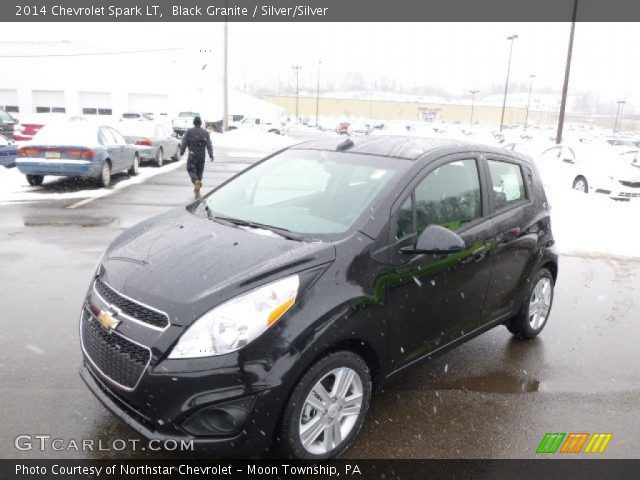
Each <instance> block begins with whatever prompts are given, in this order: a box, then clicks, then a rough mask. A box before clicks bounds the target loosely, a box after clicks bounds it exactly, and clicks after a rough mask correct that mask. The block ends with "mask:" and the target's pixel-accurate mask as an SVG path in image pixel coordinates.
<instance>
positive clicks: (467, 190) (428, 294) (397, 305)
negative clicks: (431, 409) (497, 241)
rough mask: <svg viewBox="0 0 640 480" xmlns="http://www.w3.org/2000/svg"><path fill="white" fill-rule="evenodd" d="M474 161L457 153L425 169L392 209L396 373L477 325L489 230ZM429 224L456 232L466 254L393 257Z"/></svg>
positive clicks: (391, 286)
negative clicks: (463, 243) (462, 241)
mask: <svg viewBox="0 0 640 480" xmlns="http://www.w3.org/2000/svg"><path fill="white" fill-rule="evenodd" d="M479 162H480V159H479V158H478V157H477V156H475V155H473V154H469V153H465V154H456V155H450V156H447V157H444V158H442V159H440V160H438V161H436V162H434V163H432V164H431V165H429V166H428V167H426V169H425V170H424V171H423V173H422V174H420V175H419V176H418V177H416V179H414V180H413V182H412V183H411V184H410V186H409V187H408V188H407V189H406V190H405V192H404V193H403V194H402V195H400V197H399V198H398V200H397V202H396V204H395V206H394V207H393V209H392V216H391V229H392V232H390V238H391V239H393V240H392V241H391V245H390V247H389V252H388V254H389V296H388V306H389V317H390V322H391V328H390V335H391V340H392V341H391V345H392V348H391V357H392V359H393V362H394V363H395V365H396V366H397V367H398V368H399V367H401V366H402V365H404V364H407V363H411V362H412V361H414V360H417V359H418V358H420V357H422V356H424V355H426V354H428V353H429V352H432V351H434V350H437V349H438V348H439V347H442V346H444V345H446V344H447V343H450V342H451V341H453V340H455V339H456V338H458V337H460V336H462V335H464V334H466V333H469V332H471V331H473V330H475V329H476V328H478V327H479V326H480V325H482V323H483V306H484V301H485V294H486V290H487V284H488V282H489V278H490V273H491V264H490V261H489V259H488V255H487V242H488V241H489V239H490V235H491V232H492V229H491V221H490V219H489V218H488V213H489V206H488V203H487V197H486V181H485V179H484V177H483V170H482V168H481V165H480V163H479ZM432 224H436V225H442V226H445V227H447V228H449V229H451V230H453V231H455V232H457V233H458V234H459V235H460V236H461V237H462V238H463V239H464V241H465V245H466V249H465V250H464V251H463V252H460V253H456V254H450V255H425V254H409V255H408V254H405V253H402V252H401V251H400V249H401V248H402V247H405V246H410V245H413V244H414V242H415V240H416V238H417V236H418V235H419V234H420V233H421V232H422V231H423V230H424V229H425V228H426V227H427V226H429V225H432Z"/></svg>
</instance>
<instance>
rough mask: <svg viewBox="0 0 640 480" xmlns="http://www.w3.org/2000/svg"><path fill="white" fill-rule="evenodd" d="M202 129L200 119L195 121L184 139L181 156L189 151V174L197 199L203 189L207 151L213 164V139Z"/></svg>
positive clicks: (196, 118)
mask: <svg viewBox="0 0 640 480" xmlns="http://www.w3.org/2000/svg"><path fill="white" fill-rule="evenodd" d="M201 127H202V120H201V119H200V117H195V118H194V119H193V127H192V128H190V129H189V130H187V132H186V133H185V134H184V136H183V137H182V143H181V144H180V156H182V155H184V152H185V150H186V149H187V148H188V149H189V158H188V159H187V172H189V177H190V178H191V183H193V185H194V187H193V193H194V194H195V196H196V198H199V197H200V189H201V188H202V174H203V173H204V162H205V159H206V155H205V149H206V151H207V153H209V157H210V158H211V161H212V162H213V145H211V137H210V136H209V132H207V131H206V130H205V129H203V128H201Z"/></svg>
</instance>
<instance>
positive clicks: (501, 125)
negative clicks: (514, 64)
mask: <svg viewBox="0 0 640 480" xmlns="http://www.w3.org/2000/svg"><path fill="white" fill-rule="evenodd" d="M516 38H518V35H511V36H509V37H507V40H509V41H511V45H510V46H509V61H508V62H507V80H506V81H505V82H504V99H503V100H502V114H501V115H500V131H502V128H503V127H504V110H505V108H506V106H507V90H509V72H510V71H511V54H512V53H513V41H514V40H515V39H516Z"/></svg>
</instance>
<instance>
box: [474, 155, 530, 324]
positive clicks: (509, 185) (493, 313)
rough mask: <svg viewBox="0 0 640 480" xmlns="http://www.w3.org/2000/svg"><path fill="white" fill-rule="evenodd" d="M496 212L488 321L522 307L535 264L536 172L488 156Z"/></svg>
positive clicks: (508, 159) (486, 163)
mask: <svg viewBox="0 0 640 480" xmlns="http://www.w3.org/2000/svg"><path fill="white" fill-rule="evenodd" d="M483 165H484V168H485V170H486V177H487V180H488V183H489V189H488V190H489V205H490V208H491V212H492V219H493V222H492V229H493V230H492V240H491V246H490V251H491V258H492V261H493V271H492V275H491V280H490V282H489V288H488V291H487V300H486V304H485V307H486V309H487V311H488V312H489V318H488V320H493V319H497V318H498V317H504V316H508V315H510V314H512V313H513V312H515V311H517V309H518V308H519V307H520V303H521V298H520V296H521V295H520V294H521V293H522V292H523V291H524V289H525V288H526V286H527V282H528V279H529V276H530V274H531V272H530V269H531V268H532V266H533V265H534V264H535V261H534V259H535V258H534V257H535V255H536V251H537V238H538V237H537V232H536V231H535V228H534V227H535V217H536V211H535V209H536V208H537V207H536V206H535V205H534V202H533V201H532V198H531V196H532V195H533V188H532V183H531V182H532V181H533V177H532V172H531V169H530V167H529V166H528V165H526V163H524V162H521V161H520V160H518V159H515V158H512V157H507V156H501V155H493V154H492V155H487V156H486V157H485V158H483Z"/></svg>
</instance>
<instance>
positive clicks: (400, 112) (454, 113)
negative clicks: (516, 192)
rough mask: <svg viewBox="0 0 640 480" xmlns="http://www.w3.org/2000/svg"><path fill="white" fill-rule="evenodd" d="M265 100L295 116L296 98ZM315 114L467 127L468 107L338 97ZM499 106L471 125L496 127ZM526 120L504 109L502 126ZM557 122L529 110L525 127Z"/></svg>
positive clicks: (480, 111) (601, 121)
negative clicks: (457, 124) (458, 124)
mask: <svg viewBox="0 0 640 480" xmlns="http://www.w3.org/2000/svg"><path fill="white" fill-rule="evenodd" d="M264 99H265V100H267V101H268V102H271V103H273V104H276V105H279V106H281V107H282V108H284V110H285V116H288V117H291V118H293V117H295V114H296V97H295V96H275V95H268V96H265V97H264ZM318 107H319V108H318V110H319V115H320V116H328V117H337V118H340V117H352V118H358V117H360V118H372V119H379V120H409V121H416V120H421V119H430V120H436V121H444V122H451V123H460V124H469V123H470V121H471V104H447V103H418V102H398V101H387V100H359V99H342V98H320V102H319V105H318ZM298 110H299V115H300V117H301V118H305V117H306V118H314V117H315V115H316V98H315V97H300V99H299V105H298ZM501 114H502V106H496V105H477V104H476V105H474V108H473V123H474V124H484V125H496V126H497V125H500V116H501ZM526 118H527V109H526V107H507V108H506V109H505V113H504V124H505V125H524V122H525V119H526ZM566 121H567V123H576V124H590V125H594V126H598V127H602V128H613V126H614V123H615V116H602V115H597V116H596V115H583V114H571V113H568V114H567V115H566ZM557 122H558V112H557V111H548V110H536V109H531V110H530V111H529V116H528V119H527V124H528V125H532V126H552V125H556V124H557ZM638 125H640V121H637V120H631V119H624V120H621V121H620V122H619V124H618V128H619V130H635V129H637V128H638Z"/></svg>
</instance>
